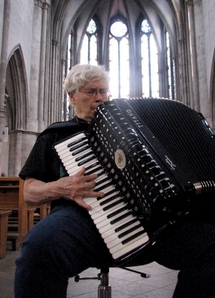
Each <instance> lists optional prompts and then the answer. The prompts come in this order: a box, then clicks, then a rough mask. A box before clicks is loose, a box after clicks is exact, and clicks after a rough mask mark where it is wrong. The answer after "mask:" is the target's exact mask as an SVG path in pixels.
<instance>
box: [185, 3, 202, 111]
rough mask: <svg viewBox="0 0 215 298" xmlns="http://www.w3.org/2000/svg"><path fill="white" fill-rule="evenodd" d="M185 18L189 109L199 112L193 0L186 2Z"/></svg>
mask: <svg viewBox="0 0 215 298" xmlns="http://www.w3.org/2000/svg"><path fill="white" fill-rule="evenodd" d="M186 4H187V17H188V35H189V50H190V79H191V88H192V90H191V91H192V92H191V94H190V104H191V107H192V108H194V109H195V110H197V111H199V109H200V106H199V81H198V64H197V63H198V61H197V54H196V33H195V18H194V11H193V10H194V8H193V5H194V4H195V3H193V0H188V1H187V3H186Z"/></svg>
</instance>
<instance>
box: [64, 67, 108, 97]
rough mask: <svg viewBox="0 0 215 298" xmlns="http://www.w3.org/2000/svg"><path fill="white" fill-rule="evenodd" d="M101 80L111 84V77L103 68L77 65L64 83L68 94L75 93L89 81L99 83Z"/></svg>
mask: <svg viewBox="0 0 215 298" xmlns="http://www.w3.org/2000/svg"><path fill="white" fill-rule="evenodd" d="M101 79H104V80H106V81H107V83H109V75H108V73H107V72H106V71H105V68H104V67H103V66H101V65H98V66H95V65H90V64H77V65H75V66H73V67H72V68H71V70H70V71H69V73H68V75H67V77H66V79H65V82H64V89H65V91H66V92H67V93H75V92H76V91H78V90H79V88H81V87H84V86H85V85H86V84H87V83H88V82H89V81H99V80H101Z"/></svg>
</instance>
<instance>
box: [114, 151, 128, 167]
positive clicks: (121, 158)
mask: <svg viewBox="0 0 215 298" xmlns="http://www.w3.org/2000/svg"><path fill="white" fill-rule="evenodd" d="M115 164H116V166H117V168H119V169H120V170H122V169H124V167H125V166H126V157H125V153H124V152H123V151H122V150H121V149H117V150H116V152H115Z"/></svg>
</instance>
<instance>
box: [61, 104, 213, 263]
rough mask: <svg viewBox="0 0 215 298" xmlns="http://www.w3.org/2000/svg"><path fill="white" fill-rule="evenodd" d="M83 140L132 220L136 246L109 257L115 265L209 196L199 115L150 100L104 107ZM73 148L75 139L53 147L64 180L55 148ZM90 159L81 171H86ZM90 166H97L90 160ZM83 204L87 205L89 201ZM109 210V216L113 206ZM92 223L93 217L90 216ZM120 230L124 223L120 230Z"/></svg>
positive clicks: (204, 127) (205, 139)
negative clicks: (135, 222)
mask: <svg viewBox="0 0 215 298" xmlns="http://www.w3.org/2000/svg"><path fill="white" fill-rule="evenodd" d="M84 135H86V139H87V141H86V143H87V146H88V147H90V148H91V149H90V150H91V151H92V152H93V155H94V156H95V157H96V159H97V160H98V163H99V164H100V165H101V167H102V169H103V171H104V172H105V174H106V175H107V179H108V181H111V183H112V184H113V185H114V188H115V189H116V192H117V193H118V196H119V197H120V200H122V201H123V204H125V205H126V208H127V209H128V210H130V213H131V214H132V216H133V217H135V218H136V219H137V220H138V232H137V233H136V234H137V235H138V236H137V238H136V239H137V240H135V237H136V236H135V237H133V238H134V240H133V242H132V243H135V241H136V242H137V245H136V246H137V247H134V244H132V246H131V248H127V249H125V250H123V249H122V248H121V246H119V248H118V252H117V253H116V254H114V253H113V257H114V258H115V259H118V258H121V257H122V256H124V255H126V254H128V253H130V251H134V250H135V249H137V248H139V247H140V246H141V245H144V243H147V242H148V238H147V236H146V235H149V238H150V237H151V236H152V238H153V235H156V234H157V231H159V230H162V227H163V226H165V225H166V224H168V222H171V221H176V220H177V218H178V217H179V218H181V217H184V216H186V215H187V214H189V212H190V209H191V208H192V205H193V204H195V202H197V201H198V198H200V197H201V196H202V195H207V194H212V193H214V192H215V182H214V179H215V138H214V134H213V131H212V129H211V128H210V126H209V125H208V123H207V122H206V120H205V118H204V117H203V116H202V115H201V114H200V113H197V112H196V111H194V110H192V109H191V108H190V107H188V106H186V105H184V104H182V103H179V102H177V101H172V100H168V99H156V98H139V99H116V100H113V101H108V102H104V103H102V104H101V105H100V106H99V107H98V108H97V110H96V112H95V115H94V117H93V120H92V122H91V124H90V127H89V130H88V131H86V132H84ZM81 138H82V139H85V136H84V137H83V136H82V137H81ZM79 142H80V141H79V136H78V135H77V136H75V139H72V141H71V140H66V141H65V142H63V143H61V144H60V145H56V146H55V149H56V151H57V152H58V154H59V156H60V158H61V160H62V162H63V164H64V166H65V168H66V170H67V171H68V173H69V174H72V173H71V172H69V171H70V170H69V169H70V168H74V164H73V163H72V165H70V156H68V154H67V153H66V156H67V157H66V161H65V160H64V157H63V154H64V153H63V154H62V153H61V152H60V151H61V150H62V149H60V148H62V147H63V148H64V147H67V148H71V147H73V145H74V144H77V143H79ZM86 143H85V142H84V144H86ZM76 146H77V145H75V148H76ZM84 146H85V145H84ZM69 150H70V151H71V149H69ZM81 150H83V151H84V150H85V149H81ZM72 155H74V154H73V153H72ZM79 156H81V153H80V150H79ZM78 159H79V157H78ZM90 159H91V157H90ZM90 159H89V160H88V159H87V164H86V165H87V166H89V167H90V168H91V164H90ZM92 163H93V164H96V163H97V162H96V163H95V160H94V159H93V162H92ZM82 165H83V164H82ZM105 179H106V178H105ZM104 187H106V186H104ZM99 190H101V191H102V188H99ZM87 202H88V203H89V204H91V202H93V200H92V201H90V202H89V201H87ZM97 205H101V204H97V203H96V206H97ZM111 206H112V209H113V210H114V205H111ZM96 208H97V207H96ZM123 208H124V207H123ZM104 209H105V208H104ZM121 209H122V207H121ZM121 209H119V210H121ZM116 210H117V207H116ZM104 212H105V211H104ZM115 213H116V212H114V216H115ZM112 214H113V212H112ZM108 216H109V215H108ZM108 216H107V217H108ZM94 217H97V215H96V216H95V215H94V214H93V215H92V218H94ZM98 221H99V222H101V221H103V219H101V220H98ZM95 223H96V220H95ZM104 225H105V224H104ZM125 225H126V220H125V222H124V223H123V228H124V226H125ZM133 225H134V219H132V226H133ZM98 226H99V224H98ZM140 226H141V228H140ZM98 229H99V228H98ZM106 229H107V228H106ZM115 230H116V231H117V230H119V228H117V229H115ZM115 230H114V233H115ZM101 233H102V232H101ZM104 233H106V232H104ZM102 237H103V238H104V237H105V236H103V235H102ZM144 237H146V238H145V240H144V241H143V240H142V239H143V238H144ZM109 238H110V236H109V235H108V239H109ZM116 238H120V237H118V236H116ZM107 241H109V240H107ZM114 241H115V240H114ZM129 241H130V238H129ZM105 242H106V240H105ZM112 242H113V240H112V236H111V243H112ZM114 245H116V244H114ZM120 245H121V244H120ZM122 247H123V246H122ZM111 249H112V248H111Z"/></svg>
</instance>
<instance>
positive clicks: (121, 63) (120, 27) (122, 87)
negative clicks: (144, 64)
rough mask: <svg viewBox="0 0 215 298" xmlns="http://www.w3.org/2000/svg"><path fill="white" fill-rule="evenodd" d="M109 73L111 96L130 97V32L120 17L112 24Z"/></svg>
mask: <svg viewBox="0 0 215 298" xmlns="http://www.w3.org/2000/svg"><path fill="white" fill-rule="evenodd" d="M109 73H110V94H111V98H120V97H129V93H130V92H129V73H130V71H129V34H128V28H127V25H126V24H125V23H124V22H123V21H122V20H120V19H118V20H116V21H114V22H113V23H112V24H111V26H110V31H109Z"/></svg>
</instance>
